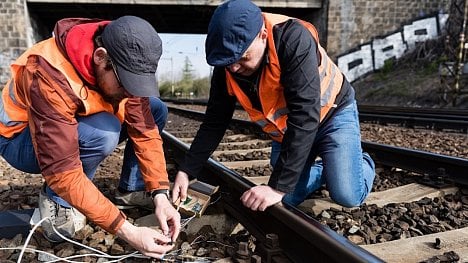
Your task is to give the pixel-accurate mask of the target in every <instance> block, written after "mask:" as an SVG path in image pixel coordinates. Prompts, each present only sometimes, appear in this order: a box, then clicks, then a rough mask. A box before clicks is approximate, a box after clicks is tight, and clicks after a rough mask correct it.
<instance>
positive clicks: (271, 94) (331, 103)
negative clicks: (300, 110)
mask: <svg viewBox="0 0 468 263" xmlns="http://www.w3.org/2000/svg"><path fill="white" fill-rule="evenodd" d="M263 18H264V21H265V27H266V30H267V32H268V41H267V45H268V53H269V54H268V55H269V59H270V63H269V64H268V65H265V66H264V68H263V72H262V74H261V77H260V80H259V85H258V86H259V87H258V90H259V97H260V102H261V105H262V111H259V110H257V109H255V108H254V107H253V106H252V103H251V102H250V100H249V98H248V96H247V95H245V93H244V92H243V91H242V89H241V88H240V87H239V84H237V82H236V80H235V79H234V77H233V76H232V74H231V73H230V72H229V70H227V69H226V82H227V89H228V92H229V94H230V95H231V96H236V97H237V100H238V101H239V103H240V104H241V106H242V107H243V108H244V109H245V110H246V111H247V113H248V114H249V116H250V119H251V120H252V121H253V122H255V123H257V124H258V125H260V127H262V129H263V131H264V132H266V133H267V134H268V135H270V137H271V138H272V139H273V140H275V141H278V142H281V141H282V140H283V135H284V133H285V132H286V129H287V127H286V120H287V118H288V113H289V110H288V109H287V107H286V100H285V98H284V93H283V86H282V85H281V83H280V76H281V67H280V63H279V59H278V54H277V53H276V47H275V43H274V40H273V27H274V25H276V24H280V23H283V22H285V21H287V20H289V19H294V18H291V17H288V16H284V15H277V14H270V13H263ZM298 21H300V22H301V23H302V24H303V25H304V26H305V27H306V28H307V29H308V30H309V31H310V33H311V34H312V36H313V38H314V40H315V42H316V43H317V47H318V50H319V55H320V61H319V68H318V71H319V74H320V94H321V98H320V104H321V109H320V121H322V120H323V119H324V118H325V116H326V115H327V113H328V112H329V111H330V109H331V108H332V107H336V105H335V99H336V96H337V95H338V93H339V92H340V90H341V86H342V85H343V75H342V73H341V71H340V70H339V69H338V67H337V66H336V65H335V63H333V61H332V60H331V59H330V58H329V57H328V55H327V53H326V51H325V50H324V49H323V48H322V47H321V46H320V43H319V38H318V33H317V30H316V29H315V27H314V26H313V25H312V24H310V23H308V22H305V21H302V20H298Z"/></svg>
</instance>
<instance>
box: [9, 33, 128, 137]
mask: <svg viewBox="0 0 468 263" xmlns="http://www.w3.org/2000/svg"><path fill="white" fill-rule="evenodd" d="M31 55H37V56H40V57H42V58H44V59H45V60H46V61H47V62H48V63H49V64H50V65H52V66H53V67H54V68H55V69H57V70H58V71H60V72H61V73H62V74H63V75H64V76H65V77H66V78H67V81H68V83H69V84H70V86H71V88H72V90H73V92H74V94H76V96H77V97H78V98H79V99H80V100H81V101H82V102H83V105H84V111H83V112H80V113H78V114H79V115H81V116H87V115H91V114H94V113H97V112H103V111H106V112H109V113H112V114H115V115H116V117H117V118H118V119H119V120H120V121H121V122H123V119H124V107H123V105H124V103H125V102H126V101H127V99H124V100H123V101H122V102H121V103H120V105H119V110H118V112H117V113H114V109H113V107H112V105H111V104H109V103H107V102H106V101H104V99H103V98H102V96H101V95H100V94H99V93H97V92H96V91H94V90H92V89H89V88H88V87H87V86H86V85H85V84H84V83H83V81H82V80H81V78H80V77H79V76H78V74H77V72H76V70H75V69H74V67H73V65H72V64H71V63H70V62H69V61H68V60H67V58H66V57H65V56H64V55H63V54H62V53H61V52H60V51H59V48H58V47H57V44H56V42H55V39H54V38H49V39H47V40H44V41H42V42H39V43H38V44H36V45H34V46H33V47H31V48H30V49H28V50H27V51H26V52H25V53H23V54H22V55H21V56H20V57H19V58H18V59H17V60H16V61H15V62H14V63H13V64H12V65H11V69H12V77H11V79H10V80H9V81H8V82H7V83H6V85H5V87H4V88H3V91H2V101H3V104H2V102H0V112H1V113H2V114H0V135H2V136H4V137H7V138H10V137H12V136H13V135H14V134H16V133H19V132H21V131H22V130H23V129H24V128H25V127H26V126H27V125H28V110H27V108H28V106H29V105H30V102H29V101H28V100H29V98H28V95H24V96H20V95H19V92H18V90H21V89H22V88H20V87H17V86H16V83H15V79H16V76H17V74H18V72H19V70H22V67H24V66H26V63H27V61H28V57H29V56H31ZM23 88H24V87H23ZM27 88H29V87H26V89H27ZM21 93H24V92H21ZM53 106H54V107H67V105H53ZM2 107H3V110H2V109H1V108H2Z"/></svg>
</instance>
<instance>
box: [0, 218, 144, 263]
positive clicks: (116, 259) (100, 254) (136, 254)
mask: <svg viewBox="0 0 468 263" xmlns="http://www.w3.org/2000/svg"><path fill="white" fill-rule="evenodd" d="M45 220H49V221H51V225H52V229H53V230H54V232H55V233H56V234H57V235H58V236H59V237H61V238H62V239H64V240H66V241H68V242H70V243H72V244H75V245H77V246H80V247H83V248H86V249H89V250H91V251H94V252H96V254H92V253H89V254H83V255H72V256H69V257H64V258H62V257H58V256H56V255H54V254H51V253H49V252H46V251H42V250H37V249H32V248H28V247H27V246H28V244H29V241H30V240H31V237H32V235H33V234H34V232H35V231H36V229H37V228H38V227H39V226H40V225H41V224H42V223H43V222H44V221H45ZM19 248H20V247H15V248H0V250H10V249H12V250H17V249H19ZM26 250H28V251H33V252H37V253H43V254H46V255H48V256H51V257H54V258H55V259H54V260H50V261H47V263H52V262H58V261H66V262H70V263H86V262H83V261H72V260H70V259H74V258H80V257H85V256H95V257H98V258H99V257H101V258H109V259H113V260H112V261H108V262H119V261H121V260H123V259H126V258H129V257H135V258H149V257H147V256H144V255H142V254H140V253H139V252H138V251H135V252H133V253H130V254H126V255H119V256H112V255H109V254H107V253H105V252H102V251H100V250H97V249H94V248H92V247H89V246H86V245H83V244H80V243H78V242H76V241H74V240H71V239H69V238H67V237H65V236H63V235H62V234H61V233H60V232H58V231H57V229H56V228H55V227H54V225H53V223H52V220H51V219H50V218H49V217H45V218H43V219H41V220H40V221H39V222H38V223H37V224H36V225H35V226H34V227H33V228H32V229H31V231H30V232H29V234H28V237H27V238H26V241H25V243H24V245H23V246H22V247H21V252H20V255H19V256H18V260H17V263H20V262H21V259H22V258H23V254H24V252H25V251H26Z"/></svg>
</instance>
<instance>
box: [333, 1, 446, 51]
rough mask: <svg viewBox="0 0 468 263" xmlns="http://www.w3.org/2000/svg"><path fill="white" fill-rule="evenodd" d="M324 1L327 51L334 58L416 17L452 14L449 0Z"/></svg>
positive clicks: (394, 29)
mask: <svg viewBox="0 0 468 263" xmlns="http://www.w3.org/2000/svg"><path fill="white" fill-rule="evenodd" d="M325 1H329V4H328V34H327V44H328V45H327V51H328V53H329V55H330V56H331V57H333V58H335V57H336V56H337V55H339V54H341V53H344V52H346V51H348V50H350V49H352V48H355V47H357V46H359V45H360V44H363V43H365V42H369V41H371V40H372V38H374V37H377V36H382V35H387V34H389V33H391V32H393V31H396V30H397V29H399V28H401V27H403V25H404V24H406V23H410V22H411V21H413V20H416V19H417V18H420V17H424V16H427V15H430V14H434V13H438V12H442V13H449V7H450V0H325Z"/></svg>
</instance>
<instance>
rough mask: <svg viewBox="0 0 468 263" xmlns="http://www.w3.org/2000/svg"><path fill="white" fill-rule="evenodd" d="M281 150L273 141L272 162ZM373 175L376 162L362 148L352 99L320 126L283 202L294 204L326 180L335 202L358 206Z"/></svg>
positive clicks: (347, 205) (355, 109)
mask: <svg viewBox="0 0 468 263" xmlns="http://www.w3.org/2000/svg"><path fill="white" fill-rule="evenodd" d="M280 150H281V144H280V143H278V142H275V141H274V142H273V143H272V147H271V160H270V163H271V165H273V166H274V164H275V163H276V161H277V160H278V157H279V154H280ZM317 156H318V157H320V159H319V160H316V157H317ZM374 177H375V164H374V162H373V161H372V159H371V157H370V156H369V155H368V154H367V153H363V152H362V148H361V134H360V128H359V118H358V111H357V105H356V102H353V103H351V104H350V105H348V106H346V107H345V108H343V109H341V110H339V111H338V112H335V114H334V116H333V117H332V118H331V119H329V120H328V121H327V122H326V123H324V124H322V125H321V126H320V128H319V129H318V132H317V135H316V137H315V141H314V144H313V147H312V149H311V152H310V154H309V159H308V160H307V164H306V166H305V168H304V170H303V172H302V174H301V176H300V178H299V181H298V182H297V184H296V187H295V190H294V191H293V192H291V193H287V194H286V195H285V196H284V197H283V202H286V203H288V204H291V205H293V206H297V205H299V204H300V203H302V202H303V201H304V200H305V199H306V198H307V196H308V195H309V194H311V193H312V192H314V191H315V190H317V189H318V188H320V186H322V185H323V184H325V185H326V187H327V190H328V191H329V193H330V197H331V198H332V199H333V200H334V201H335V202H336V203H338V204H340V205H342V206H346V207H353V206H358V205H360V204H362V202H363V201H364V199H365V198H366V197H367V195H368V194H369V192H370V191H371V190H372V184H373V182H374Z"/></svg>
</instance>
